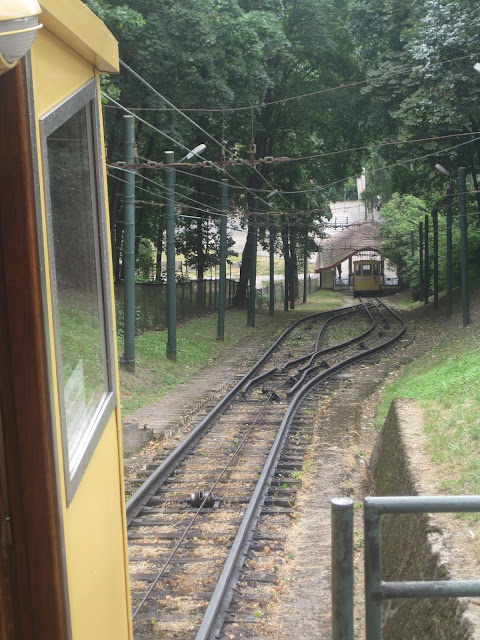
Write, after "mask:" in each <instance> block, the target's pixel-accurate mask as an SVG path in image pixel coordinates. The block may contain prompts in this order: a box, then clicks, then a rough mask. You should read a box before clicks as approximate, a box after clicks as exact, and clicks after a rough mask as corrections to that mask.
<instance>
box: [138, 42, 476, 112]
mask: <svg viewBox="0 0 480 640" xmlns="http://www.w3.org/2000/svg"><path fill="white" fill-rule="evenodd" d="M479 55H480V52H476V53H469V54H466V55H464V56H459V57H456V58H449V59H448V60H439V61H437V62H435V63H433V64H435V65H444V64H450V63H451V62H459V61H460V60H466V59H467V58H474V57H476V56H479ZM419 66H420V65H419ZM416 69H418V67H415V66H412V65H405V66H404V67H401V68H400V69H398V70H397V71H391V72H389V73H386V74H384V75H378V76H370V77H369V78H366V79H365V80H357V81H355V82H349V83H345V84H341V85H337V86H335V87H327V88H326V89H319V90H318V91H311V92H309V93H302V94H298V95H296V96H290V97H288V98H280V99H278V100H272V101H270V102H260V103H258V104H254V105H249V106H245V107H223V108H216V109H214V108H212V109H201V108H185V109H180V111H184V112H197V113H227V112H235V111H250V110H251V109H261V108H262V107H267V106H270V105H273V104H282V103H284V102H291V101H292V100H300V99H302V98H309V97H312V96H315V95H321V94H323V93H330V92H332V91H339V90H341V89H349V88H351V87H355V86H359V85H362V84H367V83H368V82H370V81H372V80H375V81H376V80H384V79H388V78H391V77H393V76H395V75H400V74H402V73H405V72H406V71H415V70H416ZM130 108H131V109H132V110H134V109H135V110H137V111H176V110H177V107H171V108H166V107H130Z"/></svg>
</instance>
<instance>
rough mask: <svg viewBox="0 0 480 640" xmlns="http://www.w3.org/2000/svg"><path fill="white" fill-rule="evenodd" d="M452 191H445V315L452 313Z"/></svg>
mask: <svg viewBox="0 0 480 640" xmlns="http://www.w3.org/2000/svg"><path fill="white" fill-rule="evenodd" d="M452 200H453V195H452V191H451V189H450V188H449V190H448V193H447V316H451V315H452V224H453V219H452V218H453V216H452Z"/></svg>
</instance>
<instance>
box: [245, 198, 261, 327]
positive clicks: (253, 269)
mask: <svg viewBox="0 0 480 640" xmlns="http://www.w3.org/2000/svg"><path fill="white" fill-rule="evenodd" d="M258 204H259V203H258V198H257V196H254V198H253V225H252V259H251V265H250V295H249V296H248V316H247V323H248V325H249V326H250V327H254V326H255V298H256V288H255V285H256V280H257V235H258V228H257V216H256V214H257V213H258Z"/></svg>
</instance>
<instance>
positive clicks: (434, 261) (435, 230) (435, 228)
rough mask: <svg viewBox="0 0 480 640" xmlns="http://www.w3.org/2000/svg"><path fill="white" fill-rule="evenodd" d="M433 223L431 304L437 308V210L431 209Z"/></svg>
mask: <svg viewBox="0 0 480 640" xmlns="http://www.w3.org/2000/svg"><path fill="white" fill-rule="evenodd" d="M432 225H433V305H434V307H435V309H437V308H438V211H437V209H433V210H432Z"/></svg>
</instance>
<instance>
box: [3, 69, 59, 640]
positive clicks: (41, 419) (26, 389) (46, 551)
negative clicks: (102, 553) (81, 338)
mask: <svg viewBox="0 0 480 640" xmlns="http://www.w3.org/2000/svg"><path fill="white" fill-rule="evenodd" d="M0 95H1V96H2V99H1V101H0V194H1V197H0V415H1V421H0V425H3V442H4V448H5V463H6V481H7V492H8V501H9V510H10V516H11V526H12V546H11V557H12V564H13V574H14V575H13V577H12V582H11V584H10V588H11V589H12V590H13V593H12V594H11V602H10V603H9V600H8V598H5V599H3V603H2V602H0V616H3V617H4V618H5V619H6V620H7V622H8V620H9V619H10V627H12V623H13V627H14V628H13V629H11V634H13V635H11V636H7V638H8V640H10V637H11V638H14V639H15V640H31V639H32V638H35V639H36V640H64V639H65V638H68V637H69V632H68V622H67V613H66V611H67V609H66V596H65V593H66V585H65V576H64V569H63V559H62V558H63V555H62V539H63V532H62V531H61V527H60V522H61V518H60V514H59V506H58V505H59V503H58V493H57V491H58V487H57V474H56V467H55V455H54V443H53V438H54V427H53V421H52V417H51V408H50V400H49V397H50V396H49V376H48V361H47V345H46V337H45V335H46V334H45V327H44V321H43V302H42V286H41V280H40V273H41V263H40V259H39V247H38V239H37V221H36V206H35V204H36V203H35V189H34V169H33V162H32V147H31V137H30V122H29V101H28V91H27V80H26V72H25V63H23V64H22V65H17V67H15V68H14V69H12V70H11V71H8V72H6V73H4V74H2V75H0ZM0 498H1V493H0ZM0 513H1V510H0ZM0 559H1V556H0ZM0 570H1V568H0ZM0 593H1V590H0ZM12 602H13V603H14V606H13V607H12V606H11V603H12ZM12 609H13V610H12ZM1 628H2V627H1V624H0V629H1ZM7 628H9V627H7Z"/></svg>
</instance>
